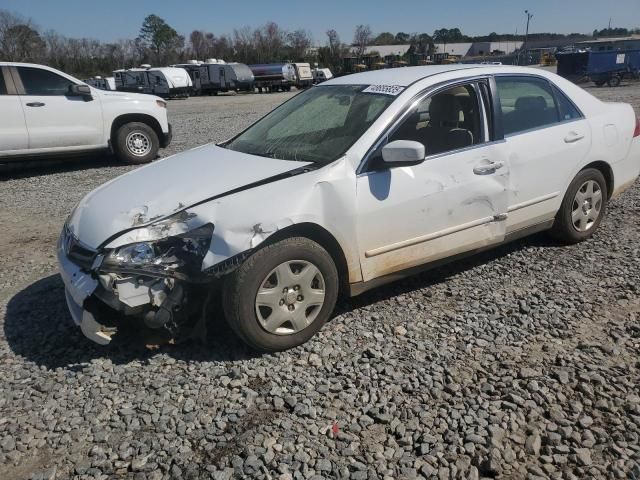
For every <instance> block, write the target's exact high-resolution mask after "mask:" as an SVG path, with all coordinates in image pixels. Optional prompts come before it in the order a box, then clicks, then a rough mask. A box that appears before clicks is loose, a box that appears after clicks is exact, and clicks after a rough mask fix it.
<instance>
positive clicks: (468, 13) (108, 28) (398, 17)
mask: <svg viewBox="0 0 640 480" xmlns="http://www.w3.org/2000/svg"><path fill="white" fill-rule="evenodd" d="M0 9H5V10H9V11H10V12H13V13H18V14H20V15H22V16H24V17H26V18H30V19H31V20H32V21H33V22H34V23H35V24H36V25H37V26H38V27H39V28H40V29H41V30H49V29H53V30H56V31H57V32H58V33H60V34H62V35H65V36H67V37H86V38H95V39H98V40H103V41H111V40H117V39H120V38H134V37H136V36H137V34H138V31H139V29H140V25H141V24H142V21H143V19H144V18H145V16H147V15H148V14H150V13H155V14H156V15H159V16H161V17H162V18H164V19H165V20H166V21H167V23H169V24H170V25H171V26H172V27H173V28H175V29H176V30H177V31H178V32H179V33H181V34H183V35H185V37H187V38H188V35H189V33H190V32H191V31H192V30H196V29H198V30H205V31H210V32H213V33H214V34H216V35H220V34H223V33H232V32H233V29H234V28H240V27H243V26H246V25H249V26H252V27H255V26H258V25H262V24H264V23H265V22H267V21H274V22H276V23H278V24H279V25H280V26H281V27H282V28H284V29H286V30H296V29H299V28H301V29H304V30H307V31H309V32H310V33H311V35H312V37H313V40H314V42H313V43H314V45H324V44H325V43H326V35H325V32H326V31H327V30H328V29H331V28H333V29H335V30H337V32H338V33H339V34H340V37H341V39H342V41H343V42H347V43H350V42H351V41H352V39H353V31H354V27H355V25H357V24H369V25H370V26H371V29H372V30H373V32H374V33H380V32H384V31H390V32H392V33H394V34H395V33H396V32H399V31H403V32H407V33H413V32H427V33H429V34H431V33H433V31H434V30H435V29H436V28H442V27H446V28H454V27H458V28H460V29H461V30H462V32H463V33H465V34H467V35H486V34H488V33H491V32H494V31H495V32H497V33H515V32H516V30H517V32H518V33H522V32H524V29H525V23H526V17H525V14H524V10H525V9H529V10H530V11H531V12H532V13H533V14H534V17H533V19H532V21H531V26H530V31H531V32H534V33H535V32H557V33H572V32H579V33H591V32H593V30H594V29H595V28H604V27H606V26H607V25H608V24H609V19H611V23H612V26H614V27H626V28H637V27H640V0H608V1H606V0H605V1H603V0H529V1H528V2H525V1H520V0H483V1H478V0H457V1H455V2H447V1H434V0H397V1H390V0H297V1H286V2H285V1H281V2H273V1H265V0H242V1H228V0H227V1H216V0H208V1H207V0H171V1H167V0H156V1H150V0H102V1H95V0H93V1H88V0H1V1H0Z"/></svg>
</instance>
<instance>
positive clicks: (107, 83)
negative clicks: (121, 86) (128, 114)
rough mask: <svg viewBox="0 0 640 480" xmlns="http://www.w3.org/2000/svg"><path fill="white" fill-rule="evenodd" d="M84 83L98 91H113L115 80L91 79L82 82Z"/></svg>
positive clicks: (105, 78) (107, 78) (111, 78)
mask: <svg viewBox="0 0 640 480" xmlns="http://www.w3.org/2000/svg"><path fill="white" fill-rule="evenodd" d="M84 83H86V84H87V85H91V86H92V87H94V88H97V89H99V90H115V89H116V80H115V78H113V77H100V76H97V77H91V78H88V79H86V80H84Z"/></svg>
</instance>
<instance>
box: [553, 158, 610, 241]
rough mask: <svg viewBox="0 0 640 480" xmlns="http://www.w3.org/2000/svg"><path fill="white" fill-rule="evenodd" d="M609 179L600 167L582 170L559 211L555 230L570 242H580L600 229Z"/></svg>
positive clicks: (564, 239) (559, 235) (558, 235)
mask: <svg viewBox="0 0 640 480" xmlns="http://www.w3.org/2000/svg"><path fill="white" fill-rule="evenodd" d="M607 198H608V193H607V182H606V180H605V178H604V176H603V175H602V173H601V172H600V171H599V170H596V169H595V168H588V169H586V170H582V171H581V172H580V173H578V175H576V178H574V179H573V182H571V185H569V189H568V190H567V193H566V194H565V196H564V199H563V200H562V205H561V206H560V210H559V211H558V214H557V215H556V219H555V222H554V224H553V229H552V233H553V234H554V236H555V237H556V238H558V239H559V240H562V241H563V242H566V243H578V242H581V241H583V240H586V239H587V238H589V237H591V235H593V234H594V232H595V231H596V230H597V229H598V226H599V225H600V222H601V221H602V218H603V217H604V214H605V210H606V206H607Z"/></svg>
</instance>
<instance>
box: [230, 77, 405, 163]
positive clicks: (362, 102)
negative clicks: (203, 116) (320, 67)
mask: <svg viewBox="0 0 640 480" xmlns="http://www.w3.org/2000/svg"><path fill="white" fill-rule="evenodd" d="M366 88H367V85H335V86H320V87H314V88H311V89H309V90H307V91H305V92H303V93H300V94H299V95H297V96H295V97H294V98H292V99H291V100H290V101H288V102H286V103H284V104H283V105H281V106H280V107H278V108H276V109H275V110H274V111H273V112H271V113H269V114H268V115H267V116H266V117H264V118H263V119H262V120H260V121H259V122H257V123H256V124H255V125H253V126H251V127H249V129H248V130H246V131H244V132H243V133H241V134H240V135H238V136H237V137H236V138H235V139H233V140H232V141H230V142H229V143H227V144H226V145H223V146H224V147H226V148H228V149H230V150H235V151H238V152H244V153H249V154H252V155H259V156H263V157H271V158H279V159H282V160H297V161H305V162H315V163H322V164H326V163H330V162H332V161H334V160H337V159H338V158H340V157H341V156H342V155H343V154H344V153H345V152H346V151H347V150H348V149H349V148H350V147H351V145H353V144H354V143H355V142H356V140H358V138H360V136H361V135H362V134H363V133H364V132H365V131H366V130H367V129H368V128H369V127H370V126H371V124H372V123H373V122H374V121H375V120H376V119H377V118H378V117H379V116H380V114H381V113H382V112H383V111H384V110H385V109H386V108H387V107H388V106H389V105H390V104H391V103H392V102H393V101H394V100H395V97H394V96H391V95H385V94H380V93H368V92H364V90H365V89H366Z"/></svg>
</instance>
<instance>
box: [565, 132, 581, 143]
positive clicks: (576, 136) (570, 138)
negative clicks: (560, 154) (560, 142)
mask: <svg viewBox="0 0 640 480" xmlns="http://www.w3.org/2000/svg"><path fill="white" fill-rule="evenodd" d="M583 138H584V135H582V134H580V133H577V132H571V133H570V134H569V135H567V136H566V137H564V143H575V142H579V141H580V140H582V139H583Z"/></svg>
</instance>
